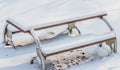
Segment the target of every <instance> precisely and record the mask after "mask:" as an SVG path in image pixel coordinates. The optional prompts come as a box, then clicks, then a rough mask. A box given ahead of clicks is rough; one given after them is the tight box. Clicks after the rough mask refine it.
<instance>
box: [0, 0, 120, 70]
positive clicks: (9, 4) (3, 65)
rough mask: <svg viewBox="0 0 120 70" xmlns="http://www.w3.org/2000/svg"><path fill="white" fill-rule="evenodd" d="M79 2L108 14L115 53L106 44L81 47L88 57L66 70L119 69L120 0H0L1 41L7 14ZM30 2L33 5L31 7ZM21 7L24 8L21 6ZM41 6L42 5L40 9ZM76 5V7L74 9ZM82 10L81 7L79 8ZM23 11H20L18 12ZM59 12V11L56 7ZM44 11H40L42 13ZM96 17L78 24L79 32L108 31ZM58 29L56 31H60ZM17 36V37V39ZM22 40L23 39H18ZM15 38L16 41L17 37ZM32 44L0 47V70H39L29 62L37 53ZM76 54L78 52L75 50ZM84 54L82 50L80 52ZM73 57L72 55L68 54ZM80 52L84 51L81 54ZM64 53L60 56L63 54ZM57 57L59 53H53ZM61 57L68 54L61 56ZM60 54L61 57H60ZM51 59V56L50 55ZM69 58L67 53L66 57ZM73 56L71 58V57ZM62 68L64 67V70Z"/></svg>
mask: <svg viewBox="0 0 120 70" xmlns="http://www.w3.org/2000/svg"><path fill="white" fill-rule="evenodd" d="M72 3H73V4H81V5H83V6H87V5H92V6H93V7H94V8H96V9H98V10H103V11H105V12H107V13H108V16H107V17H106V18H107V19H108V20H109V22H110V24H111V25H112V26H113V28H114V29H115V32H116V35H117V40H118V52H117V53H116V54H111V55H109V53H110V49H109V47H108V46H107V45H106V44H103V45H104V46H103V47H102V48H100V47H98V46H97V45H94V46H90V47H87V48H84V49H80V50H83V51H84V53H85V54H86V57H89V58H90V59H88V60H86V61H85V62H84V60H83V62H81V63H80V64H79V65H73V66H71V67H70V68H67V69H68V70H120V50H119V49H120V48H119V47H120V44H119V43H120V33H119V29H120V23H119V22H120V20H119V18H120V14H119V12H120V0H59V1H58V0H0V42H2V41H3V35H2V34H3V26H4V23H5V19H6V18H8V17H9V16H13V15H17V14H20V13H25V12H28V11H31V10H32V9H35V8H38V7H45V8H47V6H50V7H48V9H46V12H45V14H46V13H47V12H48V13H49V10H50V9H49V8H55V7H61V8H64V7H65V8H67V7H66V6H69V4H72ZM31 5H32V6H31ZM23 7H24V8H23ZM42 9H44V8H42ZM77 9H78V8H77V5H76V7H75V10H77ZM79 9H84V8H82V7H81V8H79ZM20 10H22V11H20ZM59 11H62V10H59ZM42 13H43V12H42ZM97 20H98V19H95V20H90V21H86V22H82V23H81V24H80V25H78V28H80V30H81V33H82V34H91V33H92V34H93V33H94V34H98V33H99V34H100V33H103V32H106V31H107V30H108V28H107V26H106V25H104V23H103V22H102V21H100V20H98V21H97ZM59 30H60V29H58V30H57V31H59ZM19 39H20V38H19ZM21 39H23V38H21ZM16 41H17V40H16ZM35 46H36V45H35V43H33V44H29V45H25V46H23V47H17V48H16V50H15V49H12V48H11V46H4V47H0V70H40V68H39V65H37V63H35V64H32V65H31V64H30V60H31V58H32V57H34V56H36V53H35V52H36V50H35ZM74 53H75V54H76V55H77V52H76V51H75V52H74ZM82 53H83V52H82ZM71 55H72V56H75V55H73V54H71ZM82 55H83V54H82ZM108 55H109V56H108ZM62 56H63V55H62ZM55 57H57V59H58V58H59V57H60V56H55ZM63 57H68V56H67V55H64V56H63ZM63 57H60V58H63ZM51 58H52V59H53V57H51ZM68 58H70V56H69V57H68ZM72 58H73V59H74V57H72ZM67 69H66V68H65V70H67Z"/></svg>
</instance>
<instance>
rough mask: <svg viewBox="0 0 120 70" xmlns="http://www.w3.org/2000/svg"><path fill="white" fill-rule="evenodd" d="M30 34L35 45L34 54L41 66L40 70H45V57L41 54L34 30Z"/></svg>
mask: <svg viewBox="0 0 120 70" xmlns="http://www.w3.org/2000/svg"><path fill="white" fill-rule="evenodd" d="M30 34H31V35H32V37H33V39H34V41H35V43H36V44H37V46H36V53H37V57H39V60H40V62H41V64H40V67H41V70H46V69H47V68H46V56H45V54H43V52H42V50H41V42H40V40H39V38H38V36H37V34H36V33H35V30H34V29H31V30H30ZM34 58H35V57H34Z"/></svg>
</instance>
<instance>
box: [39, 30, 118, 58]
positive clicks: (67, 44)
mask: <svg viewBox="0 0 120 70" xmlns="http://www.w3.org/2000/svg"><path fill="white" fill-rule="evenodd" d="M111 39H116V36H115V34H114V32H108V33H105V34H100V35H99V34H86V35H79V36H75V37H69V36H68V37H65V38H59V39H56V40H53V41H52V40H50V41H49V42H48V43H45V44H42V46H41V48H42V50H43V51H44V53H46V54H47V55H48V56H49V55H53V54H57V53H62V52H65V51H70V50H74V49H79V48H83V47H86V46H90V45H94V44H100V43H101V42H105V41H108V40H111Z"/></svg>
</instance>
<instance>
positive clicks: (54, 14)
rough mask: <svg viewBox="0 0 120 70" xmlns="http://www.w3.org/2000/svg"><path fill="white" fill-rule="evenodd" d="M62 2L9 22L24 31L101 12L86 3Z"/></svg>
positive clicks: (18, 16)
mask: <svg viewBox="0 0 120 70" xmlns="http://www.w3.org/2000/svg"><path fill="white" fill-rule="evenodd" d="M65 1H67V0H61V1H59V2H58V3H53V4H48V5H46V6H44V7H39V8H37V9H33V10H31V11H29V12H26V13H22V14H20V15H17V16H13V17H9V18H8V19H7V21H9V22H10V23H12V24H13V25H15V26H17V27H19V28H20V29H21V30H23V31H27V30H30V29H35V28H41V27H46V26H50V25H55V24H59V23H62V22H65V21H69V20H74V19H78V18H80V17H81V16H82V17H84V15H87V16H88V15H89V14H91V13H95V12H98V11H100V10H99V8H97V7H96V6H94V5H92V3H86V2H84V1H79V0H72V1H69V2H67V3H66V2H65Z"/></svg>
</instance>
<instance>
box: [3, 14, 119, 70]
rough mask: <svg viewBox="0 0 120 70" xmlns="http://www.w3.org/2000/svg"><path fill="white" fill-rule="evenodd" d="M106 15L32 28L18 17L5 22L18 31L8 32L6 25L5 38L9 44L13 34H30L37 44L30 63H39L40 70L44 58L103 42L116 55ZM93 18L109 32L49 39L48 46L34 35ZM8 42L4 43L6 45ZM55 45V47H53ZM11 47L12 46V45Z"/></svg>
mask: <svg viewBox="0 0 120 70" xmlns="http://www.w3.org/2000/svg"><path fill="white" fill-rule="evenodd" d="M106 15H107V14H106V13H104V12H100V13H94V14H89V15H85V16H82V17H73V18H68V19H64V20H58V21H54V22H46V23H42V22H39V23H38V24H37V25H34V24H33V25H32V26H29V25H27V24H25V22H23V21H22V20H20V19H19V18H18V17H15V18H9V19H7V21H6V22H7V24H8V25H12V26H14V27H16V28H17V29H18V31H16V32H11V31H9V29H8V25H7V26H6V32H5V33H7V34H8V35H7V36H8V37H7V38H9V39H7V40H8V41H10V42H11V43H12V33H14V34H15V33H19V32H23V33H30V34H31V35H32V37H33V39H34V41H35V42H36V44H37V46H36V52H37V57H34V58H33V59H32V63H33V61H34V60H37V61H38V62H39V63H40V67H41V70H45V69H46V58H47V57H49V56H51V55H55V54H59V53H63V52H67V51H70V50H74V49H78V48H83V47H88V46H91V45H95V44H100V45H101V44H102V43H103V42H106V44H108V45H109V46H110V48H111V50H112V51H113V52H114V53H116V52H117V40H116V34H115V32H114V29H113V28H112V27H111V26H110V24H109V22H108V21H107V20H106V19H105V18H104V16H106ZM95 18H100V19H101V20H103V21H104V22H105V23H106V25H107V26H108V27H109V28H110V30H111V32H108V33H105V34H100V35H99V34H88V35H79V36H75V37H69V36H68V38H66V39H62V38H61V39H60V40H56V41H52V40H53V39H51V41H50V42H49V43H48V44H41V41H40V40H39V37H38V35H37V34H36V31H37V30H43V29H48V28H51V27H56V26H61V25H65V24H68V26H69V27H75V25H74V24H73V23H75V22H80V21H85V20H89V19H95ZM71 25H72V26H71ZM69 27H68V29H69ZM70 30H71V29H70ZM63 40H64V42H63ZM8 41H6V43H7V42H8ZM55 43H56V44H57V45H55ZM112 44H114V46H112ZM12 45H13V46H14V44H13V43H12ZM51 46H52V47H51Z"/></svg>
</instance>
